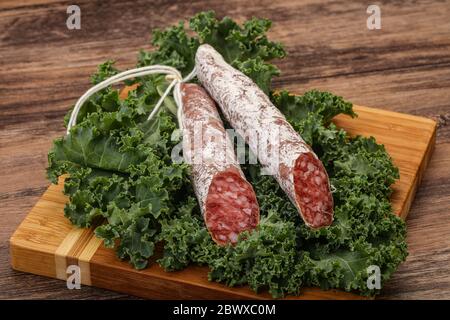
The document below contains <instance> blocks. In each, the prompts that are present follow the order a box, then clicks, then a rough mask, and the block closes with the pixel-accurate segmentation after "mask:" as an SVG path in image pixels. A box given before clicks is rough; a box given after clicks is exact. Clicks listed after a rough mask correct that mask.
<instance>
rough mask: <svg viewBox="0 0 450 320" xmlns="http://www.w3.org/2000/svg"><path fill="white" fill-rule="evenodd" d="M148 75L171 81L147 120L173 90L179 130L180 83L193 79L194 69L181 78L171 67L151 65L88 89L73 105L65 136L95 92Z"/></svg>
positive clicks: (154, 113)
mask: <svg viewBox="0 0 450 320" xmlns="http://www.w3.org/2000/svg"><path fill="white" fill-rule="evenodd" d="M150 74H165V75H167V77H166V79H168V80H170V79H173V80H172V82H171V83H170V84H169V86H168V87H167V89H166V91H164V94H163V95H162V96H161V98H160V99H159V100H158V102H157V103H156V105H155V107H154V108H153V110H152V112H151V113H150V115H149V116H148V118H147V120H151V119H153V117H154V116H155V115H156V114H157V113H158V110H159V108H160V107H161V105H162V104H163V102H164V99H165V98H166V97H167V96H168V95H169V94H170V91H171V90H172V89H174V92H173V97H174V100H175V104H176V105H177V118H178V126H179V128H180V129H182V123H181V112H182V108H183V101H182V99H181V83H183V82H187V81H189V80H191V79H193V78H194V77H195V75H196V72H195V68H194V69H193V70H192V71H191V73H189V74H188V75H187V76H186V77H185V78H183V77H182V76H181V73H180V71H178V70H177V69H175V68H173V67H169V66H164V65H153V66H147V67H141V68H136V69H130V70H127V71H124V72H121V73H118V74H116V75H114V76H112V77H110V78H108V79H106V80H104V81H102V82H100V83H98V84H96V85H95V86H93V87H92V88H90V89H89V90H88V91H86V92H85V93H84V94H83V95H82V96H81V97H80V98H79V99H78V101H77V103H76V104H75V107H74V108H73V111H72V113H71V115H70V119H69V123H68V124H67V132H66V134H67V135H68V134H70V129H71V128H72V127H73V126H75V125H76V123H77V117H78V113H79V112H80V109H81V107H82V106H83V104H84V103H85V102H86V101H87V100H88V99H89V98H90V97H91V96H92V95H93V94H94V93H96V92H98V91H100V90H102V89H104V88H106V87H108V86H110V85H112V84H114V83H118V82H122V81H124V80H127V79H131V78H137V77H142V76H146V75H150Z"/></svg>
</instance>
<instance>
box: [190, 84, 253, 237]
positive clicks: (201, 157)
mask: <svg viewBox="0 0 450 320" xmlns="http://www.w3.org/2000/svg"><path fill="white" fill-rule="evenodd" d="M181 96H182V102H183V107H182V114H181V121H182V125H183V157H184V159H185V161H186V162H187V163H189V164H191V170H192V181H193V186H194V189H195V193H196V196H197V199H198V201H199V204H200V208H201V210H202V214H203V218H204V220H205V224H206V227H207V229H208V231H209V233H210V234H211V237H212V239H213V240H214V241H215V242H216V243H217V244H219V245H226V244H227V243H231V244H235V243H236V242H237V240H238V236H239V234H240V233H241V232H243V231H245V230H253V229H254V228H256V226H257V225H258V223H259V206H258V202H257V200H256V195H255V192H254V190H253V187H252V186H251V185H250V183H248V182H247V180H246V179H245V176H244V174H243V173H242V171H241V168H240V166H239V164H238V161H237V159H236V156H235V153H234V148H233V144H232V143H231V141H230V139H229V137H228V135H227V132H226V131H225V129H224V126H223V123H222V120H221V119H220V116H219V113H218V112H217V109H216V106H215V103H214V101H213V100H212V99H211V98H210V97H209V95H208V93H207V92H206V91H205V90H204V89H203V88H202V87H201V86H199V85H196V84H182V85H181Z"/></svg>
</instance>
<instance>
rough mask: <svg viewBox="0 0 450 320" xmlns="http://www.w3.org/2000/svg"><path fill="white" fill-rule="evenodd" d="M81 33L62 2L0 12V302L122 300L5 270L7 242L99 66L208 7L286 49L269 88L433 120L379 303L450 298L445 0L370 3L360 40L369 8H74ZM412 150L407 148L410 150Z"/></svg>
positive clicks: (449, 85) (316, 1) (10, 6)
mask: <svg viewBox="0 0 450 320" xmlns="http://www.w3.org/2000/svg"><path fill="white" fill-rule="evenodd" d="M76 3H77V4H78V5H79V6H80V8H81V30H68V29H67V27H66V19H67V14H66V9H67V7H68V6H69V5H70V4H73V2H72V1H57V0H36V1H19V0H6V1H2V2H1V3H0V30H1V32H0V163H1V169H0V201H1V202H0V288H1V290H0V298H51V299H59V298H76V299H87V298H96V299H105V298H115V299H123V298H125V299H126V298H130V297H128V296H125V295H122V294H118V293H114V292H109V291H106V290H100V289H95V288H90V287H87V286H83V287H82V289H81V290H67V288H66V284H65V283H64V282H63V281H58V280H52V279H47V278H44V277H39V276H34V275H29V274H24V273H20V272H15V271H13V270H11V268H10V262H9V253H8V250H9V249H8V248H9V244H8V239H9V237H10V236H11V234H12V232H13V231H14V230H15V229H16V228H17V226H18V225H19V223H20V222H21V221H22V219H23V218H24V217H25V215H26V214H27V212H28V211H29V210H30V209H31V207H32V206H33V204H34V203H35V202H36V201H37V199H38V198H39V197H40V195H41V194H42V193H43V192H44V190H45V189H46V188H47V187H48V185H49V182H48V181H47V180H46V178H45V167H46V165H47V160H46V156H47V151H48V149H49V148H50V146H51V142H52V139H54V138H56V137H58V136H61V135H62V134H63V133H64V128H63V124H62V118H63V116H64V114H65V113H66V112H67V110H68V108H69V107H70V106H71V105H72V104H73V103H75V101H76V99H77V98H78V97H79V96H80V95H81V94H82V93H83V92H84V91H85V90H86V89H87V88H88V87H89V81H88V78H89V75H90V74H91V73H92V72H93V71H94V70H95V67H96V65H97V64H99V63H101V62H103V61H104V60H105V59H107V58H114V59H116V60H117V65H118V67H119V68H121V69H125V68H129V67H132V66H133V65H134V64H135V61H136V55H137V52H138V50H139V49H140V48H145V49H149V48H150V45H149V41H148V40H149V30H151V29H153V28H155V27H165V26H169V25H172V24H174V23H176V22H177V21H178V20H180V19H184V18H187V17H189V16H192V15H193V14H194V13H196V12H198V11H201V10H207V9H214V10H216V12H217V14H218V15H219V16H224V15H229V16H231V17H233V18H234V19H237V20H238V21H243V20H244V19H246V18H250V17H252V16H257V17H267V18H269V19H271V20H272V21H273V29H272V31H271V32H270V36H271V38H272V39H275V40H277V41H281V42H283V43H285V44H286V48H287V51H288V52H289V56H288V57H287V58H286V59H284V60H283V61H280V62H278V66H279V67H280V68H281V70H282V76H281V77H279V78H277V79H276V81H275V83H274V84H275V86H276V87H277V88H287V89H289V90H292V91H293V92H297V93H302V92H304V91H305V90H308V89H311V88H318V89H321V90H329V91H331V92H334V93H335V94H338V95H342V96H343V97H344V98H346V99H348V100H350V101H352V102H354V103H355V104H359V105H366V106H370V107H378V108H383V109H387V110H394V111H399V112H405V113H410V114H415V115H422V116H425V117H429V118H432V119H435V120H437V121H438V123H439V127H438V131H437V143H436V149H435V151H434V155H433V157H432V159H431V162H430V164H429V168H428V169H427V170H426V172H425V174H424V177H423V181H422V185H421V187H420V188H419V190H418V193H417V196H416V200H415V202H414V204H413V206H412V207H411V212H410V214H409V217H408V220H407V225H408V245H409V252H410V254H409V257H408V259H407V261H406V262H405V263H403V264H402V265H401V266H400V268H399V270H398V272H397V273H396V274H395V275H394V277H393V278H392V280H391V281H390V282H389V283H388V284H387V285H386V286H385V288H384V290H383V296H382V298H389V299H412V298H418V299H423V298H428V299H430V298H431V299H442V298H447V299H449V298H450V1H405V3H401V2H398V1H385V2H381V3H380V2H377V3H378V4H379V5H380V8H381V23H382V24H381V27H382V28H381V30H368V29H367V27H366V19H367V17H368V16H369V15H368V14H367V13H366V9H367V6H368V2H358V1H355V2H352V3H350V2H349V1H343V0H341V1H332V2H327V1H320V0H306V1H284V2H282V1H248V0H247V1H228V2H227V4H226V5H224V4H222V3H223V1H204V0H200V1H195V2H193V3H190V4H189V3H187V1H136V0H133V1H122V2H120V3H119V1H115V2H113V1H110V2H107V1H102V2H97V3H95V2H93V1H89V2H87V1H86V2H83V1H77V2H76ZM411 143H414V141H411Z"/></svg>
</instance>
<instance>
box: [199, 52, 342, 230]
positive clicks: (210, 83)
mask: <svg viewBox="0 0 450 320" xmlns="http://www.w3.org/2000/svg"><path fill="white" fill-rule="evenodd" d="M195 59H196V70H197V77H198V79H199V80H200V82H201V83H202V85H203V87H205V89H206V90H207V91H208V92H209V94H210V96H211V97H212V98H213V99H214V100H215V101H216V102H217V104H218V105H219V107H220V108H221V110H222V112H223V114H224V116H225V118H226V119H227V121H228V122H229V123H230V125H231V126H232V127H233V128H234V129H235V130H236V131H237V133H238V134H240V135H241V136H243V137H244V138H245V140H246V142H247V143H248V144H249V146H250V149H251V150H252V151H253V153H254V154H256V155H257V157H258V160H259V162H260V163H261V164H262V165H263V166H264V167H265V168H266V169H267V170H268V171H269V172H270V173H272V174H273V175H274V176H275V178H276V179H277V181H278V183H279V184H280V186H281V187H282V188H283V190H284V191H285V192H286V194H287V195H288V196H289V198H290V199H291V201H292V202H293V204H294V205H295V206H296V207H297V209H298V211H299V213H300V216H301V217H302V218H303V220H304V222H305V223H306V225H308V226H310V227H311V228H320V227H323V226H328V225H330V224H331V223H332V222H333V197H332V195H331V191H330V182H329V179H328V175H327V172H326V170H325V168H324V166H323V164H322V162H321V161H320V160H319V159H318V157H317V155H316V154H315V153H314V152H313V151H312V149H311V148H310V147H309V146H308V145H307V144H306V143H305V141H304V140H303V139H302V138H301V137H300V135H299V134H298V133H297V132H296V131H295V130H294V128H292V126H291V125H290V124H289V122H288V121H287V120H286V118H285V117H284V115H283V114H282V113H281V112H280V111H279V110H278V108H276V107H275V106H274V105H273V104H272V102H271V101H270V99H269V97H268V96H267V95H265V94H264V92H263V91H262V90H261V89H259V87H258V86H257V85H256V84H255V83H254V82H253V81H252V80H251V79H250V78H249V77H247V76H246V75H244V74H243V73H242V72H240V71H238V70H236V69H234V68H233V67H232V66H230V65H229V64H227V63H226V62H225V61H224V59H223V57H222V56H221V55H220V54H219V53H218V52H217V51H216V50H215V49H214V48H213V47H211V46H210V45H207V44H203V45H201V46H200V47H199V48H198V50H197V53H196V57H195ZM272 133H276V140H274V138H273V137H271V136H270V135H271V134H272ZM255 136H256V138H251V137H255ZM264 146H265V147H264ZM275 154H276V160H277V161H274V159H275V158H274V157H273V156H274V155H275Z"/></svg>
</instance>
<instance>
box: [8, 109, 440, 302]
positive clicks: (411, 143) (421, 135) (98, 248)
mask: <svg viewBox="0 0 450 320" xmlns="http://www.w3.org/2000/svg"><path fill="white" fill-rule="evenodd" d="M354 110H355V111H356V112H357V113H358V115H359V117H358V118H356V119H351V118H350V117H347V116H338V117H336V118H335V120H334V122H335V123H336V124H337V125H338V126H339V127H342V128H344V129H346V130H347V131H348V132H349V133H350V134H353V135H357V134H360V135H364V136H374V137H375V138H376V139H377V142H378V143H382V144H384V145H385V147H386V149H387V151H388V152H389V154H390V155H391V156H392V158H393V160H394V163H395V164H396V165H397V166H398V167H399V169H400V179H399V180H398V181H397V182H396V183H395V184H394V185H393V189H394V192H393V194H392V198H391V201H392V206H393V209H394V212H395V214H397V215H399V216H400V217H402V218H403V219H405V218H406V216H407V214H408V211H409V208H410V206H411V203H412V201H413V198H414V194H415V192H416V189H417V186H418V185H419V182H420V180H421V177H422V174H423V172H424V170H425V167H426V166H427V163H428V161H429V159H430V157H431V154H432V150H433V147H434V144H435V136H436V123H435V122H434V121H432V120H430V119H426V118H422V117H416V116H411V115H406V114H401V113H395V112H390V111H384V110H379V109H372V108H367V107H360V106H355V107H354ZM62 188H63V183H62V180H60V183H59V184H58V185H51V186H50V187H49V188H48V189H47V191H46V192H45V193H44V195H43V196H42V197H41V198H40V200H39V201H38V202H37V204H36V205H35V206H34V208H33V209H31V211H30V213H29V214H28V216H27V217H26V218H25V220H24V221H23V222H22V223H21V224H20V226H19V228H18V229H17V230H16V232H15V233H14V234H13V236H12V237H11V239H10V251H11V264H12V267H13V268H14V269H15V270H19V271H23V272H29V273H34V274H38V275H42V276H47V277H51V278H58V279H62V280H66V279H67V277H68V276H69V275H70V274H67V273H66V270H67V267H68V266H70V265H78V266H79V267H80V270H81V283H82V285H89V286H96V287H101V288H106V289H110V290H115V291H120V292H124V293H128V294H132V295H136V296H140V297H144V298H154V299H247V298H249V299H269V298H271V296H270V295H269V294H268V293H266V292H263V293H260V294H255V293H254V292H253V291H251V290H250V289H249V288H247V287H239V288H229V287H226V286H224V285H222V284H218V283H215V282H209V281H208V279H207V272H208V269H207V267H199V266H190V267H189V268H187V269H185V270H182V271H177V272H164V271H163V270H162V269H161V268H160V267H159V266H158V265H157V264H152V266H151V267H149V268H148V269H145V270H141V271H138V270H135V269H133V268H132V267H131V266H130V265H129V264H128V263H127V262H123V261H120V260H119V259H118V258H116V256H115V253H114V251H113V250H111V249H105V248H104V247H103V246H102V243H101V241H100V240H98V239H97V238H96V237H95V236H94V235H93V230H92V229H78V228H75V227H73V226H72V225H71V224H70V222H69V221H68V220H67V219H66V218H65V217H64V215H63V209H64V205H65V203H66V202H67V198H66V197H65V196H64V195H63V193H62ZM287 298H288V299H358V298H360V297H359V296H357V295H355V294H351V293H346V292H342V291H337V290H330V291H322V290H320V289H318V288H305V289H303V290H302V292H301V295H300V296H298V297H287Z"/></svg>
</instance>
